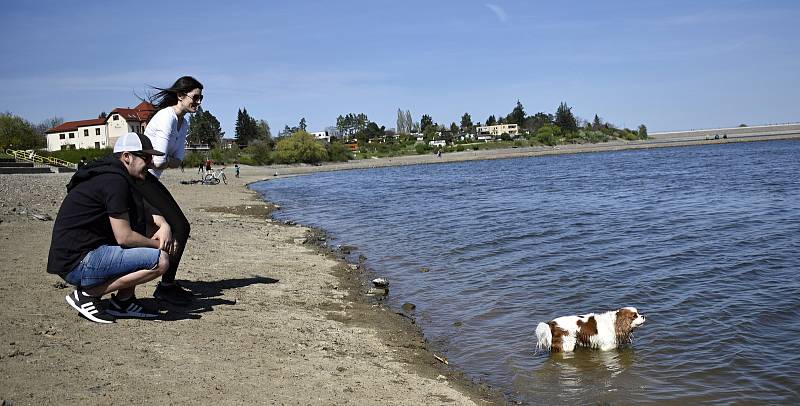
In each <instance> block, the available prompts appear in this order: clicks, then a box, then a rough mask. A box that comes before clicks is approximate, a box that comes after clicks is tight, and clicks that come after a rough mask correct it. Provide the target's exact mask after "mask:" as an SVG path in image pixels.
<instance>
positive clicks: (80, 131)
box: [45, 102, 154, 151]
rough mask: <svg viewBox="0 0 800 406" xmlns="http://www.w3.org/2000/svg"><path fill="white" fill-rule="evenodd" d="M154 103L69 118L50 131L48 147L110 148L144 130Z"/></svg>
mask: <svg viewBox="0 0 800 406" xmlns="http://www.w3.org/2000/svg"><path fill="white" fill-rule="evenodd" d="M153 114H154V107H153V105H152V104H150V103H147V102H141V103H139V105H138V106H136V107H134V108H132V109H131V108H117V109H114V110H113V111H112V112H111V113H110V114H109V115H108V116H107V117H106V118H95V119H91V120H80V121H68V122H66V123H63V124H61V125H58V126H56V127H53V128H51V129H49V130H47V131H45V134H46V135H47V150H48V151H58V150H61V149H83V148H89V149H91V148H95V149H100V148H109V147H111V146H113V145H114V143H115V142H117V138H119V137H120V136H121V135H123V134H125V133H129V132H135V133H139V134H144V129H145V127H146V126H147V122H148V121H149V120H150V117H152V116H153Z"/></svg>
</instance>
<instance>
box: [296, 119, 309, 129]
mask: <svg viewBox="0 0 800 406" xmlns="http://www.w3.org/2000/svg"><path fill="white" fill-rule="evenodd" d="M307 127H308V125H307V124H306V118H305V117H303V118H301V119H300V123H299V124H298V125H297V128H299V129H300V131H305V130H306V128H307Z"/></svg>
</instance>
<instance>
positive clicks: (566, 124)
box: [555, 102, 578, 132]
mask: <svg viewBox="0 0 800 406" xmlns="http://www.w3.org/2000/svg"><path fill="white" fill-rule="evenodd" d="M555 124H556V125H557V126H559V127H560V128H561V129H562V130H563V131H565V132H575V131H578V121H577V120H576V119H575V116H574V115H572V107H569V106H567V103H564V102H561V104H560V105H559V106H558V110H556V117H555Z"/></svg>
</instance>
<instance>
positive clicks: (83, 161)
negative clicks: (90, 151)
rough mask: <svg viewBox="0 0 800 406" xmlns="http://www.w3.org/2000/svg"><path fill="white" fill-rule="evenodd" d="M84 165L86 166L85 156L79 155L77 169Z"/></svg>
mask: <svg viewBox="0 0 800 406" xmlns="http://www.w3.org/2000/svg"><path fill="white" fill-rule="evenodd" d="M84 166H86V157H85V156H82V157H81V160H80V161H79V162H78V169H81V168H83V167H84Z"/></svg>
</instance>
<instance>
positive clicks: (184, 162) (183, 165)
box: [181, 161, 186, 173]
mask: <svg viewBox="0 0 800 406" xmlns="http://www.w3.org/2000/svg"><path fill="white" fill-rule="evenodd" d="M184 169H186V161H181V173H183V170H184Z"/></svg>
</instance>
